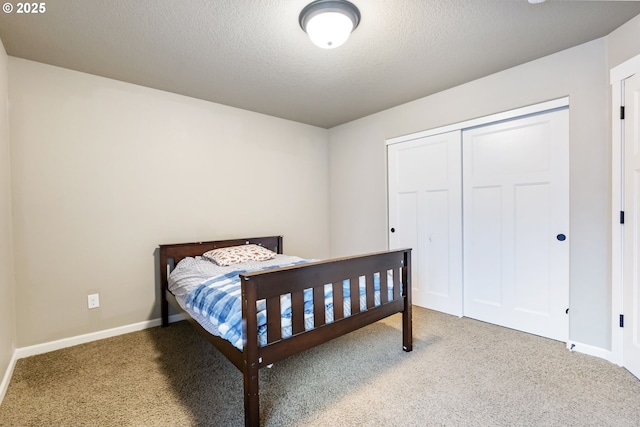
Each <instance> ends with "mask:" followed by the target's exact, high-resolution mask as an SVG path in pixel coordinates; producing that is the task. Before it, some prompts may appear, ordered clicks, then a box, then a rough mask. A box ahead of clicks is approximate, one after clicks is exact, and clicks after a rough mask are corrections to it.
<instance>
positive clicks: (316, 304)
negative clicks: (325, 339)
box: [313, 285, 327, 328]
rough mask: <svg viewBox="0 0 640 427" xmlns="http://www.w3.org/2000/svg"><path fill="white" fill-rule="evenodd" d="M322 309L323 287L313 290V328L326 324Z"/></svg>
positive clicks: (323, 308)
mask: <svg viewBox="0 0 640 427" xmlns="http://www.w3.org/2000/svg"><path fill="white" fill-rule="evenodd" d="M326 319H327V318H326V314H325V307H324V285H322V286H316V287H314V288H313V327H314V328H317V327H318V326H322V325H324V324H325V323H326Z"/></svg>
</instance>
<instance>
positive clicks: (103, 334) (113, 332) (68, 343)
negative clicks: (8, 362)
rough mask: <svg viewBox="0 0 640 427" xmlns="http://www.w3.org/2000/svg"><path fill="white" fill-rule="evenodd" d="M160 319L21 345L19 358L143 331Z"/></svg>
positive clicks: (172, 319) (174, 319) (172, 318)
mask: <svg viewBox="0 0 640 427" xmlns="http://www.w3.org/2000/svg"><path fill="white" fill-rule="evenodd" d="M183 319H184V315H182V314H174V315H172V316H169V322H177V321H179V320H183ZM161 323H162V321H161V320H160V319H154V320H147V321H144V322H139V323H134V324H131V325H125V326H119V327H117V328H112V329H106V330H104V331H98V332H91V333H89V334H84V335H78V336H76V337H70V338H63V339H61V340H57V341H51V342H47V343H43V344H36V345H32V346H29V347H21V348H17V349H16V355H17V359H22V358H24V357H29V356H35V355H37V354H42V353H48V352H50V351H55V350H60V349H63V348H67V347H72V346H74V345H79V344H85V343H88V342H92V341H98V340H102V339H105V338H111V337H115V336H118V335H123V334H128V333H130V332H136V331H141V330H143V329H148V328H153V327H155V326H160V324H161Z"/></svg>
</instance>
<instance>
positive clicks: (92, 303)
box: [87, 294, 100, 309]
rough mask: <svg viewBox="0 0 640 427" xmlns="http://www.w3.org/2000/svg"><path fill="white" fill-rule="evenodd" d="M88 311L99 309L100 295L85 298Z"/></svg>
mask: <svg viewBox="0 0 640 427" xmlns="http://www.w3.org/2000/svg"><path fill="white" fill-rule="evenodd" d="M87 302H88V305H89V309H92V308H98V307H100V294H91V295H89V296H88V297H87Z"/></svg>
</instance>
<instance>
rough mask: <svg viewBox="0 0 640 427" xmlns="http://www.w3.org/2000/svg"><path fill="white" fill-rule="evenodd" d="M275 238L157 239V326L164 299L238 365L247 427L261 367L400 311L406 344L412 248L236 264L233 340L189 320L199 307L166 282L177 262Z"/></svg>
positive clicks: (255, 412) (277, 248) (253, 419)
mask: <svg viewBox="0 0 640 427" xmlns="http://www.w3.org/2000/svg"><path fill="white" fill-rule="evenodd" d="M282 244H283V238H282V236H269V237H258V238H246V239H233V240H220V241H210V242H195V243H180V244H170V245H160V249H159V259H160V271H159V276H160V286H161V289H160V295H161V298H160V299H161V315H162V326H163V327H166V326H168V325H169V304H171V305H172V306H174V307H175V308H176V309H177V310H178V311H179V312H181V313H183V314H184V315H185V317H186V318H187V319H188V320H189V321H190V322H191V323H193V324H194V325H195V326H196V328H198V329H199V330H200V331H201V332H202V333H203V334H204V335H205V336H206V337H207V338H208V340H209V341H210V342H211V343H212V344H213V345H214V346H215V347H216V348H217V349H218V350H219V351H220V352H221V353H222V354H223V355H224V356H225V357H226V358H227V359H229V361H230V362H231V363H233V364H234V365H235V366H236V367H237V368H238V369H239V370H240V371H241V372H242V374H243V382H244V412H245V425H246V426H258V425H259V424H260V403H259V381H258V372H259V369H260V368H263V367H265V366H269V365H271V364H273V363H275V362H278V361H280V360H282V359H284V358H286V357H289V356H291V355H294V354H296V353H299V352H302V351H304V350H306V349H309V348H311V347H314V346H316V345H319V344H322V343H324V342H327V341H329V340H332V339H334V338H337V337H339V336H342V335H345V334H347V333H349V332H352V331H354V330H356V329H359V328H362V327H364V326H366V325H369V324H371V323H374V322H377V321H378V320H381V319H384V318H386V317H388V316H391V315H393V314H395V313H402V349H403V350H404V351H407V352H408V351H411V350H412V323H411V322H412V320H411V249H402V250H393V251H385V252H379V253H372V254H366V255H359V256H353V257H345V258H336V259H331V260H323V261H306V260H305V261H303V262H288V264H289V265H286V266H275V267H272V268H267V269H257V271H240V272H239V273H238V274H237V275H236V276H237V280H238V286H239V292H238V294H239V298H240V300H239V310H238V311H239V313H238V316H240V314H241V322H240V325H241V326H240V328H241V330H240V334H241V337H242V339H241V342H240V344H239V343H238V342H233V341H232V340H231V341H230V340H228V339H225V338H222V337H221V336H219V335H218V334H216V333H212V332H211V327H210V325H207V324H206V323H207V322H202V320H201V319H200V321H198V320H195V319H197V318H199V317H202V314H198V313H197V312H196V313H194V312H193V311H192V310H190V309H189V308H188V307H186V308H185V303H184V301H182V299H181V300H180V301H178V298H177V297H176V295H174V293H173V292H172V291H171V290H170V289H169V283H170V278H171V274H172V272H176V270H178V269H177V268H176V267H180V266H181V264H180V261H183V260H184V262H185V263H187V261H189V262H192V261H193V259H196V260H198V261H200V259H201V256H202V255H203V254H204V253H208V252H209V251H214V250H218V249H222V248H229V249H233V248H236V247H242V246H244V245H257V246H259V247H261V248H266V249H268V250H270V251H273V252H274V253H275V254H278V256H281V255H283V250H282ZM287 261H290V260H287ZM172 285H173V283H172ZM201 286H204V284H203V285H201ZM173 289H174V292H175V293H176V294H178V295H179V293H178V292H176V291H175V288H173ZM385 291H386V292H385ZM194 293H195V292H191V294H194ZM351 295H353V296H358V295H359V296H360V298H357V297H354V298H351ZM180 298H183V297H182V295H180ZM192 302H193V301H192ZM285 306H286V312H287V318H288V319H289V320H286V319H285V315H284V313H285V308H284V307H285ZM196 311H197V310H196ZM285 323H286V325H285ZM310 324H311V327H310V326H309V325H310ZM203 325H204V326H203Z"/></svg>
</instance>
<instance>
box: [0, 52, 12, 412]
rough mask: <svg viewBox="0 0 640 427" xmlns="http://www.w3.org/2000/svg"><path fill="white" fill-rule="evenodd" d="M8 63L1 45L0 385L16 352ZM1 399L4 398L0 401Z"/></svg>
mask: <svg viewBox="0 0 640 427" xmlns="http://www.w3.org/2000/svg"><path fill="white" fill-rule="evenodd" d="M7 59H8V58H7V54H6V53H5V50H4V46H3V45H2V42H0V381H2V378H3V376H4V373H5V372H6V370H7V368H8V367H9V364H10V361H11V358H12V357H13V352H14V350H15V348H16V321H15V310H14V304H15V298H14V292H15V283H14V276H13V251H12V242H11V240H12V239H11V164H10V161H9V112H8V88H7V79H8V77H7ZM0 391H1V390H0ZM1 398H2V397H1V396H0V400H1Z"/></svg>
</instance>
